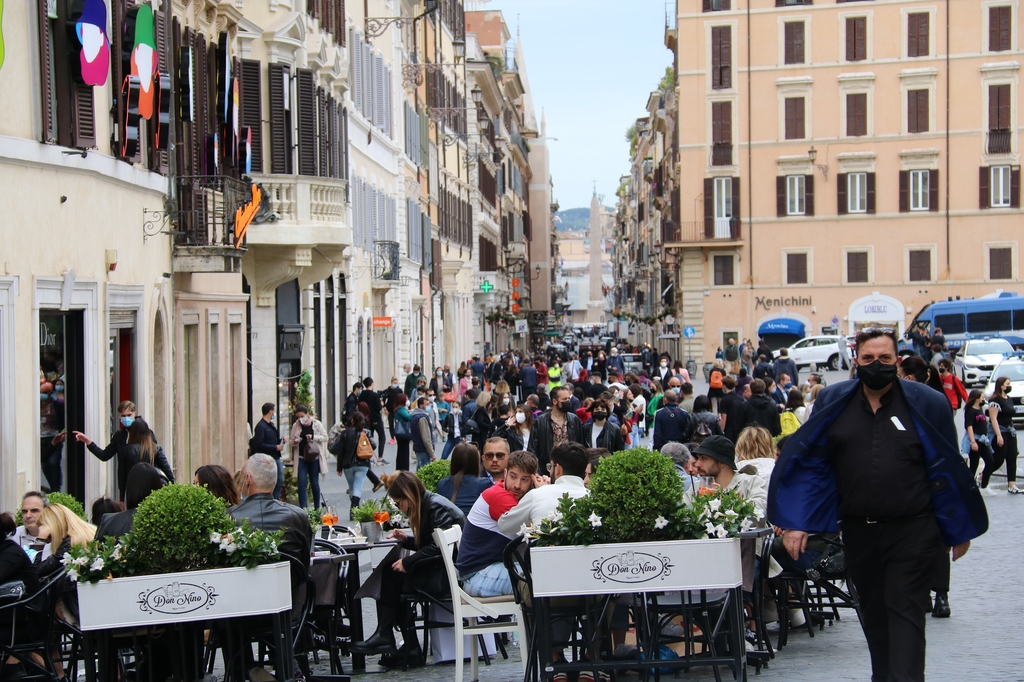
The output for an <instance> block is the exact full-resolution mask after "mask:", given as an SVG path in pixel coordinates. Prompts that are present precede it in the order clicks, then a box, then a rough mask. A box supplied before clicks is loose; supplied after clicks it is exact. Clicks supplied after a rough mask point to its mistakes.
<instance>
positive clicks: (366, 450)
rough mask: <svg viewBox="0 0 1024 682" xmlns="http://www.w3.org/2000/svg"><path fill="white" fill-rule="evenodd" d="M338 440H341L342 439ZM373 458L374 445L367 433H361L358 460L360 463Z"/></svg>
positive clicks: (357, 445) (357, 449)
mask: <svg viewBox="0 0 1024 682" xmlns="http://www.w3.org/2000/svg"><path fill="white" fill-rule="evenodd" d="M338 440H341V439H340V438H339V439H338ZM372 458H373V445H371V444H370V439H369V438H368V437H367V435H366V432H365V431H360V432H359V442H358V443H356V459H358V460H359V461H363V460H367V459H372Z"/></svg>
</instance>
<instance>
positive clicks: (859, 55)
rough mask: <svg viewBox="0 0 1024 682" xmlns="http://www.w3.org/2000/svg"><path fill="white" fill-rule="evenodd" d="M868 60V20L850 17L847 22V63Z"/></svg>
mask: <svg viewBox="0 0 1024 682" xmlns="http://www.w3.org/2000/svg"><path fill="white" fill-rule="evenodd" d="M862 59H867V19H866V18H865V17H849V18H847V20H846V61H848V62H856V61H860V60H862Z"/></svg>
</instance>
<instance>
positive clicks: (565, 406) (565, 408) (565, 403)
mask: <svg viewBox="0 0 1024 682" xmlns="http://www.w3.org/2000/svg"><path fill="white" fill-rule="evenodd" d="M569 405H570V403H569V401H568V400H563V401H562V402H560V403H558V409H559V410H560V411H561V412H568V411H569Z"/></svg>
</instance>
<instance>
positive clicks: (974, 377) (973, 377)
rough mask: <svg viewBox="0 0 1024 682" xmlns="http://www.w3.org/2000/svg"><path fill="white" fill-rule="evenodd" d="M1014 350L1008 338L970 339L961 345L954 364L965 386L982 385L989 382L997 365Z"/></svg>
mask: <svg viewBox="0 0 1024 682" xmlns="http://www.w3.org/2000/svg"><path fill="white" fill-rule="evenodd" d="M1013 352H1014V350H1013V346H1011V345H1010V342H1009V341H1007V340H1006V339H991V338H983V339H968V340H967V341H964V343H963V345H962V346H960V349H959V350H958V351H957V353H956V356H955V358H954V359H953V364H954V365H955V366H956V373H957V374H959V375H960V381H962V382H964V385H965V386H980V385H982V384H984V383H986V382H988V380H989V377H991V376H992V370H994V369H995V368H996V365H998V364H999V363H1000V362H1002V361H1003V360H1004V359H1005V358H1006V357H1007V356H1009V355H1012V354H1013Z"/></svg>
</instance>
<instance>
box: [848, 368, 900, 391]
mask: <svg viewBox="0 0 1024 682" xmlns="http://www.w3.org/2000/svg"><path fill="white" fill-rule="evenodd" d="M857 376H858V377H859V378H860V380H861V381H863V382H864V385H865V386H867V387H868V388H870V389H871V390H872V391H881V390H882V389H884V388H886V387H887V386H889V385H890V384H892V382H894V381H896V365H883V364H882V361H881V360H875V361H874V362H872V363H871V364H869V365H857Z"/></svg>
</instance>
